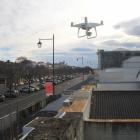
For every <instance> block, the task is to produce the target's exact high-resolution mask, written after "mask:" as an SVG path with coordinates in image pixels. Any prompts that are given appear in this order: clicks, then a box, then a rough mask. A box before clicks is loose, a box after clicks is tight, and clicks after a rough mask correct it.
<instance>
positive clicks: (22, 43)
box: [0, 0, 139, 61]
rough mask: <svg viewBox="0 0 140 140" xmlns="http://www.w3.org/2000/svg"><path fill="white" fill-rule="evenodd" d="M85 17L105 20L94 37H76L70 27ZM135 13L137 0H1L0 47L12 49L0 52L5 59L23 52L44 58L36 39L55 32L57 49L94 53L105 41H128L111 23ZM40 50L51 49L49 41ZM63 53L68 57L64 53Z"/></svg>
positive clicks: (130, 17)
mask: <svg viewBox="0 0 140 140" xmlns="http://www.w3.org/2000/svg"><path fill="white" fill-rule="evenodd" d="M132 5H133V7H132ZM84 16H87V17H88V19H89V21H91V22H92V21H93V22H100V20H104V26H102V27H99V28H98V29H97V31H98V37H97V38H96V39H93V40H87V39H86V38H81V39H78V38H77V29H75V28H71V27H70V22H71V21H75V22H76V21H77V22H82V21H83V17H84ZM138 16H139V1H138V0H129V1H126V0H124V1H122V0H118V1H114V0H107V1H102V0H94V1H93V0H10V1H9V0H1V1H0V18H1V20H0V48H3V47H6V48H7V47H9V48H11V49H10V50H7V52H6V51H5V52H4V53H3V50H1V52H0V54H1V56H2V57H3V58H5V59H9V56H10V57H11V58H14V57H17V56H23V55H25V56H26V57H29V58H34V59H40V58H43V59H44V57H45V56H43V55H45V54H39V53H38V52H39V51H38V49H37V46H36V42H37V41H38V38H50V37H52V34H53V33H54V34H55V50H56V52H68V53H71V49H73V48H78V47H79V48H84V47H88V48H90V49H92V50H93V55H95V51H96V50H97V49H99V48H105V47H106V46H103V45H102V42H104V41H106V40H112V39H115V40H117V41H119V42H128V36H127V35H125V34H124V32H123V31H120V30H115V29H114V28H113V26H114V25H116V24H117V23H119V22H122V21H126V20H131V19H134V18H135V17H138ZM129 39H130V38H129ZM135 41H136V42H138V41H137V40H136V39H135V38H131V42H133V43H135ZM42 51H44V52H45V51H46V52H51V51H52V42H51V41H50V42H45V41H44V42H43V48H42ZM35 56H36V58H35ZM37 56H38V57H37ZM64 56H65V59H67V58H66V57H67V55H65V54H64ZM86 57H87V56H86ZM89 58H90V59H92V57H89ZM68 59H70V57H68ZM59 60H61V57H59V58H58V61H59Z"/></svg>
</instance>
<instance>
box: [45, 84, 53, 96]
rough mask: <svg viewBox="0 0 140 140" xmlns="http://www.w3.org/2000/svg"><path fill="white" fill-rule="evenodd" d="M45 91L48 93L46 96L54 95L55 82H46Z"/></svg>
mask: <svg viewBox="0 0 140 140" xmlns="http://www.w3.org/2000/svg"><path fill="white" fill-rule="evenodd" d="M45 93H46V96H50V95H53V82H46V83H45Z"/></svg>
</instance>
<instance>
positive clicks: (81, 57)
mask: <svg viewBox="0 0 140 140" xmlns="http://www.w3.org/2000/svg"><path fill="white" fill-rule="evenodd" d="M79 59H81V60H82V66H83V68H84V58H83V56H82V57H78V58H77V61H78V60H79ZM83 81H84V71H83Z"/></svg>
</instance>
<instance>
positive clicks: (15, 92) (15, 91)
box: [4, 90, 19, 98]
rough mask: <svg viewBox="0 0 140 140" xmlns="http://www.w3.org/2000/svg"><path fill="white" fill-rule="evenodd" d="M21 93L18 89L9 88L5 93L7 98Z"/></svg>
mask: <svg viewBox="0 0 140 140" xmlns="http://www.w3.org/2000/svg"><path fill="white" fill-rule="evenodd" d="M18 95H19V91H18V90H11V91H10V90H7V91H5V93H4V96H5V97H6V98H16V97H17V96H18Z"/></svg>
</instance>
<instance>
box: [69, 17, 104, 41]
mask: <svg viewBox="0 0 140 140" xmlns="http://www.w3.org/2000/svg"><path fill="white" fill-rule="evenodd" d="M100 25H103V21H101V23H90V22H89V23H88V20H87V17H85V22H84V23H80V24H74V23H73V22H71V27H77V28H78V34H77V36H78V37H79V38H80V37H85V36H87V38H88V39H91V38H95V37H97V31H96V27H97V26H100ZM92 28H94V30H95V36H91V35H92V32H90V30H91V29H92ZM80 29H83V30H85V35H80Z"/></svg>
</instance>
